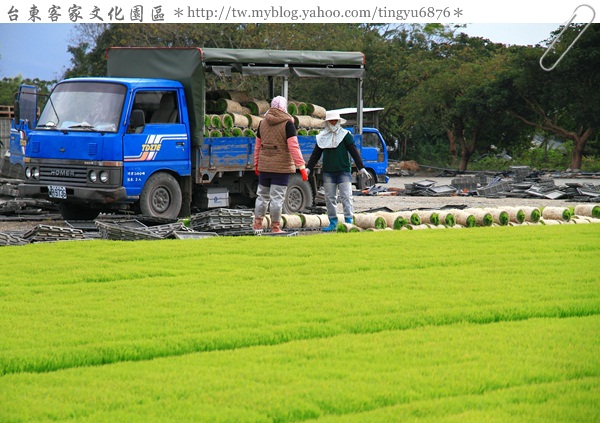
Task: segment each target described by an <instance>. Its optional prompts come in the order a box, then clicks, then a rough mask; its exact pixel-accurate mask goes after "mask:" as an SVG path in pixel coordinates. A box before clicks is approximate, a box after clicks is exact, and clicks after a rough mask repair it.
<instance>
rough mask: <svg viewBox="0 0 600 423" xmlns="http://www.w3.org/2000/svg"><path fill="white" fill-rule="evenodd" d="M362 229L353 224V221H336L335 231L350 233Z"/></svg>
mask: <svg viewBox="0 0 600 423" xmlns="http://www.w3.org/2000/svg"><path fill="white" fill-rule="evenodd" d="M362 231H363V229H362V228H361V227H359V226H356V225H354V224H353V223H346V222H344V221H341V222H340V223H338V225H337V228H336V232H343V233H350V232H362Z"/></svg>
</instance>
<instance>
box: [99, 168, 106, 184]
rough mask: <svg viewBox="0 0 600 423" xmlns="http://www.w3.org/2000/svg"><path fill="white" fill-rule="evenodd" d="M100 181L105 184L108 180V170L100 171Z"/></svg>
mask: <svg viewBox="0 0 600 423" xmlns="http://www.w3.org/2000/svg"><path fill="white" fill-rule="evenodd" d="M100 182H102V183H103V184H105V183H107V182H108V172H106V171H105V170H103V171H102V172H100Z"/></svg>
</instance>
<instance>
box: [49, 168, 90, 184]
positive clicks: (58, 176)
mask: <svg viewBox="0 0 600 423" xmlns="http://www.w3.org/2000/svg"><path fill="white" fill-rule="evenodd" d="M40 182H42V183H47V184H49V185H57V184H58V185H72V186H85V185H86V183H87V168H86V167H85V166H76V165H69V166H60V165H52V166H40Z"/></svg>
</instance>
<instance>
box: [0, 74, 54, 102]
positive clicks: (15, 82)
mask: <svg viewBox="0 0 600 423" xmlns="http://www.w3.org/2000/svg"><path fill="white" fill-rule="evenodd" d="M21 84H27V85H34V86H36V87H38V89H39V91H38V92H39V93H40V94H48V93H49V92H50V90H51V88H52V86H53V85H54V84H56V81H44V80H41V79H37V78H34V79H29V78H26V79H24V78H23V76H21V75H18V76H16V77H14V78H2V81H0V104H1V105H3V106H12V104H13V103H14V102H15V93H17V92H18V91H19V86H20V85H21Z"/></svg>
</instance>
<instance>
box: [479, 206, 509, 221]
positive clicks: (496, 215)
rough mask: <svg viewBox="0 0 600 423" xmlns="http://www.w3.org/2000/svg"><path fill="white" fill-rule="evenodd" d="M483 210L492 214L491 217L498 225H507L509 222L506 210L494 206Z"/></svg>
mask: <svg viewBox="0 0 600 423" xmlns="http://www.w3.org/2000/svg"><path fill="white" fill-rule="evenodd" d="M484 210H485V211H486V212H488V213H489V214H491V215H492V219H493V221H494V223H495V224H497V225H500V226H507V225H508V224H509V222H510V216H509V214H508V211H507V210H505V209H500V208H496V207H493V208H486V209H484Z"/></svg>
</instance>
